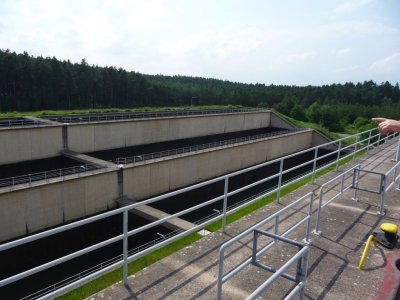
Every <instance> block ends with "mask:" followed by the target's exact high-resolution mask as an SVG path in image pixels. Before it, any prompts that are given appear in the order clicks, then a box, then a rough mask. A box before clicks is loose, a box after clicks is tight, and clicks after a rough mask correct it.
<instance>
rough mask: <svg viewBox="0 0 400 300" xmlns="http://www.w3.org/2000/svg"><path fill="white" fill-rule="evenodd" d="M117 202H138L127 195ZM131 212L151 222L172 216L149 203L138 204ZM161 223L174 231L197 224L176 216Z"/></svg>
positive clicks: (125, 203)
mask: <svg viewBox="0 0 400 300" xmlns="http://www.w3.org/2000/svg"><path fill="white" fill-rule="evenodd" d="M116 202H117V203H118V204H119V205H120V206H128V205H131V204H135V203H137V202H136V201H133V200H130V199H127V198H125V197H124V198H123V199H118V200H116ZM129 212H130V213H133V214H135V215H137V216H140V217H142V218H144V219H146V220H149V221H151V222H154V221H157V220H161V219H164V218H166V217H169V216H170V214H168V213H166V212H163V211H161V210H159V209H156V208H154V207H151V206H148V205H141V206H138V207H136V208H133V209H131V210H130V211H129ZM160 225H161V226H164V227H166V228H168V229H170V230H172V231H176V230H189V229H192V228H193V227H194V226H196V225H195V224H193V223H190V222H188V221H186V220H184V219H180V218H174V219H172V220H170V221H166V222H163V223H161V224H160Z"/></svg>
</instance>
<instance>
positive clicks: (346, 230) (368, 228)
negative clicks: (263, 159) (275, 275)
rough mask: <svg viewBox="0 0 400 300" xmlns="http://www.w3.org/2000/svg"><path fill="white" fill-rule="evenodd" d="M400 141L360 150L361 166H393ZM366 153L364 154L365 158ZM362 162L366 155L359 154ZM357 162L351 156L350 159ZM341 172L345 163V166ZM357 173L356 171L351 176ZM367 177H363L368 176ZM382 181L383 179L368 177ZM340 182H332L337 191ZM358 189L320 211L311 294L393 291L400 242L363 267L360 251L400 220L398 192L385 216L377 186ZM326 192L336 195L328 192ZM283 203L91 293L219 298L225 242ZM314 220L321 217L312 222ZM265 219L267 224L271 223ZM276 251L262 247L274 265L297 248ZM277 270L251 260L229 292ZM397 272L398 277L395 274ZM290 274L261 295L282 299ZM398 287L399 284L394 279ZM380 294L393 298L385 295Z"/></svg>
mask: <svg viewBox="0 0 400 300" xmlns="http://www.w3.org/2000/svg"><path fill="white" fill-rule="evenodd" d="M396 146H397V141H393V142H392V145H389V146H388V145H384V147H385V150H381V149H378V150H373V151H372V152H371V153H373V155H367V156H366V157H365V158H361V159H362V160H363V161H362V168H365V169H369V170H374V171H378V172H386V171H387V170H388V169H389V168H390V166H392V165H393V162H391V161H390V158H392V157H394V153H395V149H396ZM361 159H360V160H361ZM358 162H360V161H358ZM349 165H353V164H352V163H350V164H348V165H347V167H349ZM339 171H340V172H341V171H343V169H342V168H341V169H340V170H339ZM338 174H339V172H337V171H332V172H330V173H328V174H326V175H324V176H323V177H320V178H318V179H317V184H316V185H311V184H308V185H306V186H303V187H302V188H300V189H298V190H296V191H294V192H293V193H290V194H288V195H287V196H285V197H283V198H282V203H283V205H287V204H288V203H291V202H293V201H294V200H296V199H298V198H299V197H300V196H302V195H304V194H306V193H307V192H309V191H312V190H315V189H316V188H317V187H318V183H321V184H322V183H324V182H326V181H327V180H328V179H330V178H333V177H335V176H337V175H338ZM348 180H350V179H348ZM362 180H364V179H362ZM369 184H370V185H375V184H376V182H369ZM337 188H338V187H337V186H332V190H331V191H330V192H328V194H329V193H331V194H332V193H333V192H334V190H335V189H337ZM352 196H353V190H349V191H347V192H346V193H345V194H344V196H342V197H339V198H338V199H336V201H335V202H333V203H332V204H330V205H329V206H327V207H326V208H325V209H324V210H323V211H322V214H321V227H320V229H321V231H322V234H321V236H316V235H312V237H311V238H312V240H313V241H312V244H311V253H310V259H309V268H308V273H309V276H308V280H307V285H306V294H305V296H306V297H305V298H306V299H335V300H337V299H349V300H350V299H377V298H378V297H381V296H382V293H383V292H385V290H386V292H388V293H390V292H391V291H389V290H388V289H390V288H391V287H390V285H388V284H387V279H388V277H390V276H392V277H393V274H392V273H390V272H389V269H390V266H389V265H388V264H390V263H391V262H393V259H392V257H393V256H394V257H400V250H399V249H395V250H391V251H390V250H387V249H385V248H383V247H382V246H379V247H378V248H374V247H371V248H370V251H369V253H368V256H367V259H366V262H365V264H364V269H363V270H362V271H360V270H358V268H357V267H358V264H359V260H360V256H361V253H362V251H363V248H364V246H365V242H366V239H367V237H368V236H369V235H370V234H371V233H372V232H373V231H379V228H378V227H379V224H381V223H383V222H394V223H398V220H399V216H400V206H399V203H398V197H399V192H398V191H396V190H394V189H392V190H390V191H389V192H388V193H387V194H386V202H385V208H386V209H387V210H388V212H387V214H386V215H385V216H384V217H379V216H377V215H376V212H377V210H378V206H379V197H378V196H377V195H375V194H370V193H364V192H362V193H359V202H355V201H352V200H351V198H352ZM325 199H329V197H328V198H325ZM283 205H279V204H276V203H274V204H271V205H268V206H266V207H264V208H262V209H260V210H258V211H256V212H254V213H252V214H251V215H249V216H247V217H245V218H242V219H241V220H239V221H237V222H235V223H233V224H230V225H229V226H228V227H227V233H226V234H222V233H220V232H217V233H213V234H210V235H208V236H207V237H205V238H203V239H201V240H200V241H198V242H196V243H194V244H193V245H191V246H188V247H186V248H185V249H183V250H182V251H180V252H177V253H175V254H173V255H171V256H169V257H167V258H165V259H163V260H161V261H159V262H157V263H155V264H153V265H152V266H150V267H148V268H146V269H144V270H142V271H140V272H138V273H137V274H135V275H133V276H131V277H130V278H129V286H128V287H127V288H126V287H124V286H123V284H122V283H117V284H115V285H113V286H111V287H109V288H107V289H106V290H104V291H101V292H99V293H97V294H96V295H93V296H91V297H89V298H88V299H215V298H216V280H217V274H218V273H217V272H218V270H217V269H218V249H219V247H220V246H221V245H222V243H224V242H225V241H227V240H228V239H229V238H230V237H232V236H235V235H237V234H238V233H240V232H242V231H243V230H244V229H246V228H248V227H250V226H252V225H253V224H255V223H256V222H258V221H260V220H263V219H265V218H266V217H267V216H268V215H271V214H272V213H273V212H275V211H277V210H279V209H281V208H282V207H283ZM305 213H306V208H305V207H303V208H299V209H297V210H293V211H290V212H289V213H288V214H287V215H286V216H285V217H283V218H281V220H283V223H282V227H281V229H280V230H284V228H285V227H287V226H288V225H289V224H293V223H295V222H296V220H297V219H298V218H301V217H304V216H305ZM314 223H315V217H314V218H313V223H312V225H314ZM271 225H272V224H270V225H269V226H266V227H265V229H268V228H270V227H271ZM303 237H304V229H301V228H300V229H298V230H296V231H295V232H293V233H292V234H291V235H290V236H289V238H292V239H297V240H301V239H302V238H303ZM251 247H252V246H251V243H250V238H245V239H243V240H242V241H241V242H240V243H237V244H236V245H235V246H233V247H232V248H230V250H229V251H228V252H227V253H228V258H227V260H226V261H225V270H229V268H230V267H231V266H232V265H234V264H238V263H239V262H240V261H242V260H244V259H245V258H247V257H249V255H250V253H251V251H250V249H251ZM273 249H274V250H273V251H272V252H267V253H266V254H265V255H262V257H261V260H262V261H263V262H264V263H268V264H270V265H272V266H279V265H282V264H283V263H284V262H285V261H287V260H288V259H289V258H290V257H291V256H292V255H293V253H294V252H293V251H292V250H289V247H287V246H285V245H283V244H282V243H279V244H277V245H276V246H275V247H274V248H273ZM269 276H270V273H269V272H266V271H263V270H261V269H259V268H256V267H254V266H250V267H247V268H245V269H244V270H243V271H242V272H241V273H240V274H238V275H237V276H234V277H233V278H231V279H230V280H229V281H228V282H226V283H225V284H224V287H223V299H244V298H245V297H247V296H248V295H249V294H250V293H251V292H252V291H254V289H255V288H256V287H257V286H259V285H260V284H261V283H262V282H264V281H265V280H266V279H267V278H268V277H269ZM395 280H396V279H395ZM288 283H289V282H288V281H287V280H284V279H280V280H278V281H277V282H276V283H275V284H274V285H273V286H272V287H271V289H269V290H268V291H267V292H265V293H264V294H263V295H262V297H260V299H282V298H284V296H285V294H286V293H287V291H288V288H289V287H290V285H289V284H288ZM392 288H393V286H392ZM379 299H387V298H386V297H385V298H379Z"/></svg>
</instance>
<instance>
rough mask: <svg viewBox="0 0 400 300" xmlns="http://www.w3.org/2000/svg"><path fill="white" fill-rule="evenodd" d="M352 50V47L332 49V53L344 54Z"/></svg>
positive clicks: (336, 54)
mask: <svg viewBox="0 0 400 300" xmlns="http://www.w3.org/2000/svg"><path fill="white" fill-rule="evenodd" d="M350 51H351V48H343V49H332V51H331V53H332V54H333V55H335V56H344V55H346V54H348V53H349V52H350Z"/></svg>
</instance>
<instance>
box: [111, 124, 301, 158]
mask: <svg viewBox="0 0 400 300" xmlns="http://www.w3.org/2000/svg"><path fill="white" fill-rule="evenodd" d="M306 130H308V129H290V130H289V129H284V130H279V131H274V132H268V133H263V134H257V135H252V136H245V137H240V138H235V139H229V140H221V141H217V142H212V143H206V144H200V145H193V146H187V147H181V148H176V149H171V150H164V151H159V152H153V153H146V154H138V155H134V156H129V157H117V158H116V160H115V161H116V163H117V164H129V163H135V162H138V161H140V162H143V161H146V160H152V159H155V158H161V157H167V156H172V155H177V154H183V153H190V152H196V151H199V150H205V149H210V148H216V147H221V146H227V145H232V144H238V143H242V142H247V141H254V140H259V139H264V138H267V137H273V136H279V135H283V134H288V133H292V132H299V131H306Z"/></svg>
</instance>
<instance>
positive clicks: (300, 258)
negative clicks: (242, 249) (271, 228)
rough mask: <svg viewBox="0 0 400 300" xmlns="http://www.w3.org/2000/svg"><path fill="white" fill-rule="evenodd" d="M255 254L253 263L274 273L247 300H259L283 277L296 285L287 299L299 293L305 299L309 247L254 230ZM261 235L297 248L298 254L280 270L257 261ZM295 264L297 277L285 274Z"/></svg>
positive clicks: (253, 254)
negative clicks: (258, 299) (259, 297)
mask: <svg viewBox="0 0 400 300" xmlns="http://www.w3.org/2000/svg"><path fill="white" fill-rule="evenodd" d="M253 233H254V236H253V253H252V261H251V263H252V264H253V265H255V266H257V267H260V268H262V269H264V270H266V271H270V272H272V273H274V274H273V275H272V276H271V277H270V278H268V280H266V281H265V282H264V283H263V284H261V285H260V286H259V287H258V288H257V289H256V290H255V291H254V292H253V293H251V294H250V296H248V297H247V299H249V300H250V299H257V297H258V296H260V295H261V294H262V293H263V292H264V291H265V290H266V289H267V288H268V287H269V286H270V285H271V284H272V283H274V282H275V280H276V279H278V278H279V277H283V278H285V279H288V280H290V281H292V282H295V283H296V285H295V286H294V287H292V288H291V290H290V292H289V294H288V295H287V296H286V297H285V299H292V298H293V297H294V296H295V295H296V294H297V293H299V294H300V300H302V299H304V291H305V286H306V279H307V268H308V254H309V247H308V246H306V245H305V244H303V243H299V242H297V241H294V240H290V239H287V238H284V237H282V236H280V235H276V234H272V233H269V232H267V231H264V230H259V229H254V230H253ZM260 235H265V236H268V237H270V238H274V241H280V242H284V243H286V244H289V245H293V246H297V248H298V252H297V253H296V254H295V255H294V256H293V257H292V258H291V259H289V261H287V262H286V263H285V264H284V265H283V266H281V267H280V268H279V269H275V268H273V267H271V266H267V265H265V264H263V263H261V262H259V261H258V260H257V257H258V256H260V254H262V253H260V252H257V244H258V237H259V236H260ZM293 264H296V265H297V266H296V276H293V275H290V274H288V273H285V272H286V270H287V269H289V268H290V267H292V265H293Z"/></svg>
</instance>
